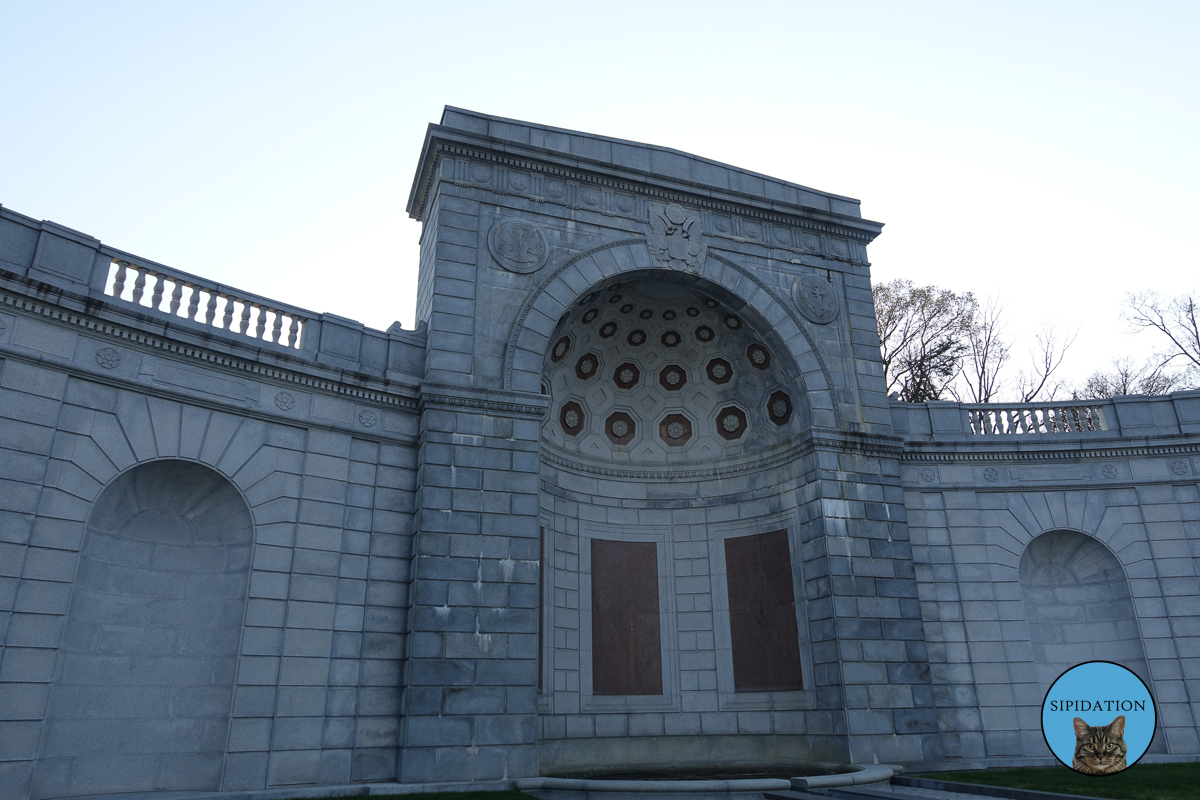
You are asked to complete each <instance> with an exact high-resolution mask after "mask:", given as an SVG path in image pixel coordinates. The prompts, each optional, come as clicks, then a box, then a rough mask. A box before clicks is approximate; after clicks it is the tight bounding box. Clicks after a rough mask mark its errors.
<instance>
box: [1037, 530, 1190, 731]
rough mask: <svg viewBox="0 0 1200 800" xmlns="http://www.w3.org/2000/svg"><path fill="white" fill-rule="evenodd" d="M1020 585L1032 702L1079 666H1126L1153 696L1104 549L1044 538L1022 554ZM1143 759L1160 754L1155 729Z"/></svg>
mask: <svg viewBox="0 0 1200 800" xmlns="http://www.w3.org/2000/svg"><path fill="white" fill-rule="evenodd" d="M1020 580H1021V597H1022V599H1023V600H1024V604H1025V617H1026V619H1027V620H1028V621H1029V634H1030V642H1031V643H1032V645H1033V658H1034V666H1035V668H1036V670H1037V678H1038V684H1039V687H1040V690H1041V691H1040V692H1039V694H1038V696H1039V697H1043V696H1045V693H1046V692H1047V691H1048V690H1049V689H1050V686H1051V685H1052V684H1053V683H1054V681H1055V680H1056V679H1057V678H1058V676H1059V675H1061V674H1062V673H1063V672H1066V671H1067V670H1068V669H1070V668H1071V667H1073V666H1075V665H1076V664H1081V663H1083V662H1085V661H1112V662H1115V663H1117V664H1121V665H1122V666H1125V667H1128V668H1129V669H1131V670H1133V671H1134V672H1135V673H1137V675H1138V677H1140V678H1141V679H1142V680H1143V681H1145V683H1146V685H1147V686H1148V687H1150V689H1151V692H1152V693H1153V688H1154V686H1153V684H1152V683H1151V682H1150V670H1149V669H1148V668H1147V665H1146V651H1145V648H1144V647H1143V645H1142V636H1141V631H1140V629H1139V627H1138V621H1137V614H1136V613H1135V611H1134V607H1133V597H1132V596H1131V595H1130V592H1129V580H1128V579H1127V578H1126V576H1125V569H1124V568H1123V567H1122V566H1121V563H1120V562H1119V561H1118V560H1117V558H1116V556H1114V555H1113V553H1112V551H1111V550H1109V549H1108V547H1107V546H1105V545H1104V544H1103V543H1102V542H1099V541H1097V540H1096V539H1093V538H1092V537H1090V536H1088V535H1086V534H1083V533H1079V532H1078V531H1050V532H1048V533H1043V534H1041V535H1040V536H1038V537H1037V538H1035V539H1034V540H1033V541H1032V542H1030V543H1029V546H1028V547H1026V548H1025V552H1024V553H1023V554H1022V555H1021V566H1020ZM1148 752H1151V753H1164V752H1166V749H1165V745H1164V744H1163V737H1162V733H1161V728H1160V730H1159V732H1158V733H1157V734H1156V735H1155V737H1154V741H1153V742H1152V743H1151V745H1150V749H1149V750H1148Z"/></svg>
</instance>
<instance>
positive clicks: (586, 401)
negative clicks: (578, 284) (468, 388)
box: [542, 273, 811, 465]
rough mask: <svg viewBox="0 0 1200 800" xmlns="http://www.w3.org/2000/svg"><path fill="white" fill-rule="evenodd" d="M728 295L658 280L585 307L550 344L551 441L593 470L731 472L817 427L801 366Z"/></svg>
mask: <svg viewBox="0 0 1200 800" xmlns="http://www.w3.org/2000/svg"><path fill="white" fill-rule="evenodd" d="M725 294H727V293H725V292H723V291H722V290H720V289H719V288H717V287H713V286H711V285H709V284H707V283H705V282H703V281H696V280H695V279H694V278H691V277H686V278H685V277H684V276H679V277H678V278H677V277H676V276H673V275H655V274H649V273H647V274H646V275H644V276H640V277H630V276H628V275H626V276H621V277H619V278H616V279H610V280H608V281H605V282H604V283H603V284H601V285H600V286H599V287H598V288H595V289H593V290H592V291H589V292H588V293H587V294H585V295H584V296H583V297H581V298H580V299H579V301H578V302H576V304H575V305H574V306H573V307H572V308H571V309H570V310H569V311H567V313H566V314H564V315H563V317H562V319H561V320H559V323H558V326H557V327H556V328H555V330H554V334H553V335H552V336H551V337H550V342H551V344H550V351H549V352H548V353H547V354H546V359H545V366H544V370H543V384H544V387H545V389H546V391H548V393H549V394H550V395H551V397H552V411H551V413H550V414H548V415H547V417H546V421H545V423H544V424H543V427H542V438H543V441H544V442H545V443H546V444H547V445H548V446H549V447H550V448H551V450H552V451H554V452H556V453H558V454H559V455H560V456H562V457H566V458H568V459H571V458H573V457H574V458H581V459H582V460H583V461H606V462H623V461H624V462H637V463H638V464H642V465H646V464H649V463H653V462H666V463H683V462H687V463H696V462H712V461H718V462H719V461H724V460H738V459H739V457H744V456H748V455H749V454H752V453H756V452H759V451H765V450H770V449H772V448H776V447H779V446H782V445H784V444H785V443H787V442H788V441H789V440H791V439H793V438H794V437H795V436H796V435H797V434H799V433H800V432H801V431H803V430H804V429H806V428H807V427H809V426H810V425H811V417H810V414H809V412H808V403H807V399H806V398H805V397H804V392H803V389H802V381H801V379H800V377H799V372H798V370H797V369H796V366H795V363H794V362H793V361H792V359H791V356H790V354H789V353H788V352H787V351H786V349H784V348H783V346H782V344H781V343H780V342H779V341H778V338H777V337H776V336H775V335H774V334H773V333H772V332H771V330H770V328H769V326H768V325H767V324H766V323H765V322H764V321H763V320H762V319H761V318H760V317H759V316H758V315H757V314H756V313H755V312H754V311H753V310H752V309H750V308H748V307H746V306H744V305H743V304H741V303H740V302H738V301H732V302H731V301H729V300H722V299H721V297H722V296H723V295H725Z"/></svg>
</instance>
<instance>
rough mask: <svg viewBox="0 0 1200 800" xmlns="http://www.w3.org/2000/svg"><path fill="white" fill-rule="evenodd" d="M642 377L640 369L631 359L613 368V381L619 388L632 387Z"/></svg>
mask: <svg viewBox="0 0 1200 800" xmlns="http://www.w3.org/2000/svg"><path fill="white" fill-rule="evenodd" d="M641 379H642V371H641V370H640V369H638V365H637V364H634V363H633V362H632V361H626V362H624V363H622V364H620V365H618V366H617V368H616V369H615V370H613V383H615V384H616V385H617V387H618V388H620V389H632V388H633V387H634V386H637V385H638V382H639V381H640V380H641Z"/></svg>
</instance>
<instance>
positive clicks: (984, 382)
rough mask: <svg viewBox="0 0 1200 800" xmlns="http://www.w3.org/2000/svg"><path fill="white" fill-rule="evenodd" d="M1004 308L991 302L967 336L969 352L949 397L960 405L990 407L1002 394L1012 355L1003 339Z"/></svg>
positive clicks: (982, 311)
mask: <svg viewBox="0 0 1200 800" xmlns="http://www.w3.org/2000/svg"><path fill="white" fill-rule="evenodd" d="M1003 311H1004V309H1003V307H1002V306H1001V305H1000V302H999V301H998V300H997V299H996V298H990V299H989V300H988V301H987V303H986V304H985V305H984V306H983V308H981V309H979V310H978V311H977V313H976V315H975V319H974V322H973V323H972V325H971V329H970V331H969V332H968V334H967V352H966V355H965V356H964V358H963V360H962V363H961V364H960V365H959V368H958V378H957V380H956V381H955V382H954V383H953V384H951V385H950V387H949V388H950V394H951V395H953V397H954V399H955V400H957V401H958V402H960V403H990V402H992V400H993V399H995V397H996V395H997V393H998V392H999V390H1000V383H1001V381H1000V374H1001V372H1003V370H1004V366H1005V364H1007V363H1008V359H1009V356H1010V355H1011V353H1012V344H1011V343H1009V342H1008V341H1007V339H1006V337H1005V336H1004V323H1003V320H1002V316H1003Z"/></svg>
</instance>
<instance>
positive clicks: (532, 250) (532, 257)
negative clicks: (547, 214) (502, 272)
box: [488, 219, 550, 273]
mask: <svg viewBox="0 0 1200 800" xmlns="http://www.w3.org/2000/svg"><path fill="white" fill-rule="evenodd" d="M488 250H490V251H491V253H492V257H493V258H495V259H496V261H498V262H499V263H500V266H502V267H504V268H505V269H506V270H508V271H509V272H518V273H526V272H537V271H538V270H539V269H541V268H542V266H543V265H544V264H545V263H546V258H547V256H549V255H550V248H549V247H548V246H547V244H546V237H544V236H542V232H541V231H540V230H538V229H537V228H536V227H535V226H534V225H532V224H530V223H528V222H525V221H524V220H519V219H502V220H498V221H497V222H496V224H495V225H493V226H492V230H491V231H490V232H489V233H488Z"/></svg>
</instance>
